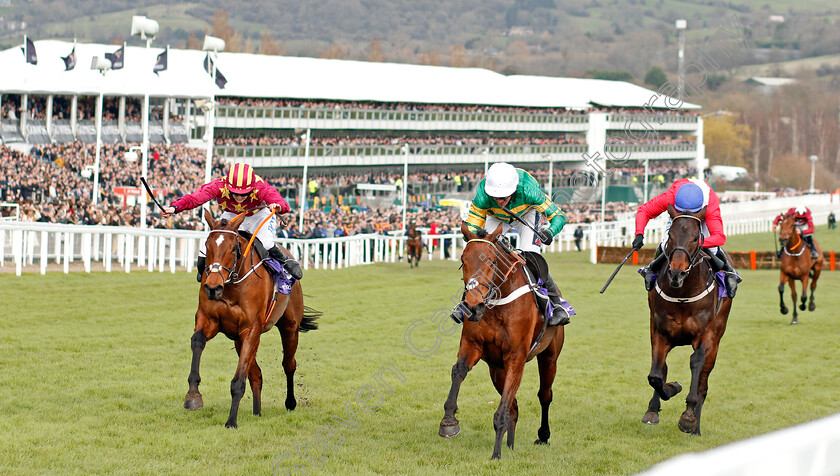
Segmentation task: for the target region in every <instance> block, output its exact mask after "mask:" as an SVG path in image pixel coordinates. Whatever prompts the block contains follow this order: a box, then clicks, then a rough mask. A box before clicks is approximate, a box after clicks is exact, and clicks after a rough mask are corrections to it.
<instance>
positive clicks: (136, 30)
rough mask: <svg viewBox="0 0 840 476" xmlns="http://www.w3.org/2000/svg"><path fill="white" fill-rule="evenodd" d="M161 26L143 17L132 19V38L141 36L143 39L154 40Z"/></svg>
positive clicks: (137, 16)
mask: <svg viewBox="0 0 840 476" xmlns="http://www.w3.org/2000/svg"><path fill="white" fill-rule="evenodd" d="M159 29H160V26H159V25H158V22H156V21H154V20H152V19H151V18H146V17H144V16H142V15H134V16H133V17H131V36H138V35H139V36H140V38H142V39H144V40H145V39H146V38H147V37H148V38H154V37H155V35H157V34H158V30H159Z"/></svg>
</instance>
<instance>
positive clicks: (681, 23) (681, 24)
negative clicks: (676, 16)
mask: <svg viewBox="0 0 840 476" xmlns="http://www.w3.org/2000/svg"><path fill="white" fill-rule="evenodd" d="M687 26H688V25H687V22H686V21H685V20H677V30H685V29H686V27H687Z"/></svg>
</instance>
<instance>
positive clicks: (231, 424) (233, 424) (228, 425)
mask: <svg viewBox="0 0 840 476" xmlns="http://www.w3.org/2000/svg"><path fill="white" fill-rule="evenodd" d="M237 427H238V425H237V424H236V422H235V421H230V420H228V421H227V423H225V428H237Z"/></svg>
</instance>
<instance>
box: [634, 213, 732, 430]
mask: <svg viewBox="0 0 840 476" xmlns="http://www.w3.org/2000/svg"><path fill="white" fill-rule="evenodd" d="M668 214H669V215H670V216H671V220H672V223H671V228H670V229H669V230H668V241H667V242H666V245H665V247H664V248H663V253H667V260H666V262H665V264H664V265H663V266H662V268H660V269H659V270H656V272H657V273H658V276H657V279H656V284H655V286H654V289H652V290H651V291H650V292H649V293H648V306H649V307H650V344H651V354H652V363H651V368H650V374H649V375H648V382H649V383H650V385H651V387H653V389H654V392H653V398H651V400H650V403H649V404H648V409H647V412H646V413H645V416H644V417H643V418H642V422H644V423H648V424H651V425H655V424H657V423H659V410H660V400H669V399H670V398H671V397H673V396H674V395H676V394H678V393H679V392H680V391H681V390H682V386H681V385H680V384H679V383H678V382H667V377H668V366H667V364H666V363H665V360H666V358H667V357H668V353H669V352H670V351H671V349H673V348H674V347H677V346H682V345H691V346H692V347H693V348H694V353H692V354H691V359H690V368H691V389H690V390H689V392H688V396H687V397H686V399H685V403H686V408H685V411H684V412H683V414H682V416H681V417H680V421H679V428H680V430H682V431H683V432H685V433H692V434H695V435H700V410H701V408H702V407H703V402H705V401H706V392H707V391H708V388H709V385H708V380H709V373H711V371H712V368H714V366H715V359H716V358H717V353H718V346H719V345H720V339H721V337H723V333H724V332H725V331H726V321H727V319H728V318H729V311H730V309H731V307H732V299H731V298H728V297H726V294H725V293H721V292H719V291H721V290H723V285H722V284H720V283H719V282H718V281H717V279H715V275H714V273H713V272H712V267H711V265H710V264H709V263H708V261H707V259H705V257H704V254H705V253H704V252H703V251H702V250H701V247H702V245H703V242H702V235H701V233H700V231H701V223H702V219H703V216H704V215H705V214H706V209H705V208H704V209H702V210H700V211H698V212H696V213H682V214H680V213H678V212H677V211H676V210H675V209H674V207H673V205H668ZM709 259H718V258H716V257H710V258H709ZM666 382H667V383H666Z"/></svg>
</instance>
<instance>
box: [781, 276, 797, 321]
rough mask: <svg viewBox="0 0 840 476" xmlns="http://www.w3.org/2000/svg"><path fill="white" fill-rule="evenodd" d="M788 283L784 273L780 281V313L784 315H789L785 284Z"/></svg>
mask: <svg viewBox="0 0 840 476" xmlns="http://www.w3.org/2000/svg"><path fill="white" fill-rule="evenodd" d="M786 282H787V280H786V279H785V274H784V273H782V278H781V280H780V281H779V311H780V312H781V313H782V314H787V313H788V308H787V306H785V283H786ZM793 304H794V305H795V304H796V303H795V302H794V303H793Z"/></svg>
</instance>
